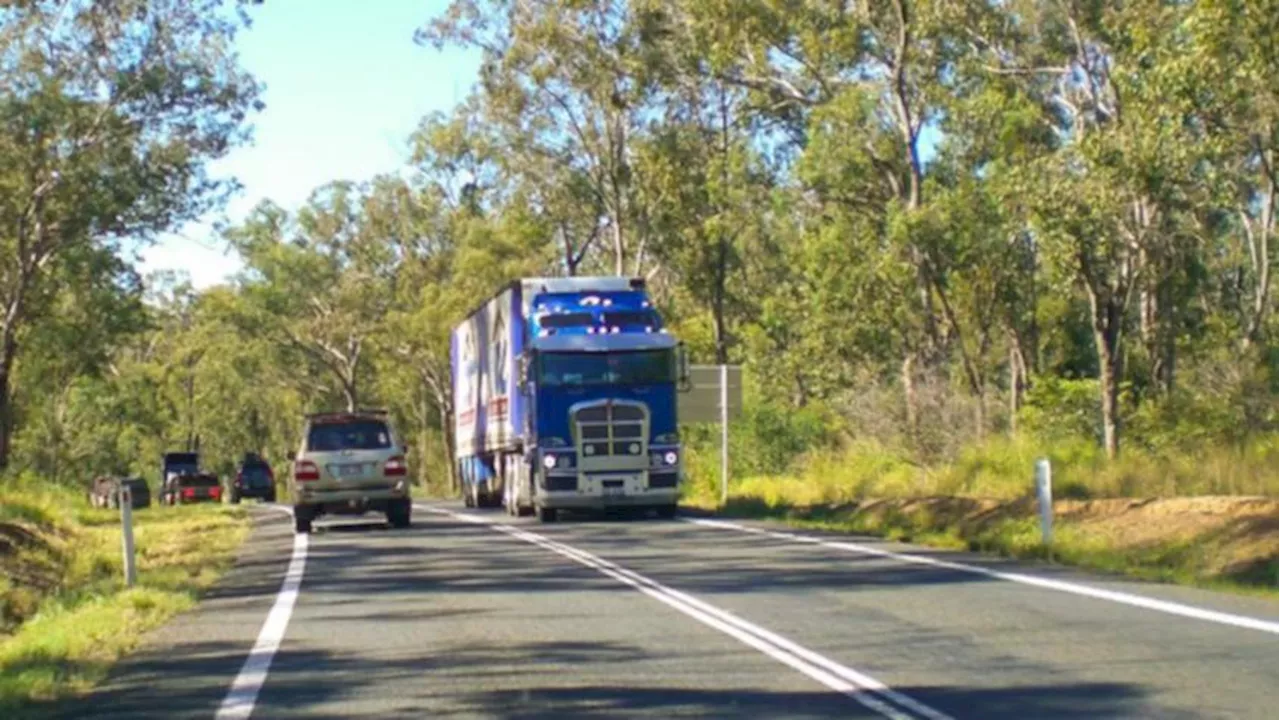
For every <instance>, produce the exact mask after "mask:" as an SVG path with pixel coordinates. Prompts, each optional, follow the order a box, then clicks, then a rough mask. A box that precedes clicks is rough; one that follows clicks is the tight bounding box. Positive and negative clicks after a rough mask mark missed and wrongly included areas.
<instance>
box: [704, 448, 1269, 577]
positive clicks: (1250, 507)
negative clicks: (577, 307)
mask: <svg viewBox="0 0 1280 720" xmlns="http://www.w3.org/2000/svg"><path fill="white" fill-rule="evenodd" d="M1044 456H1047V457H1049V458H1050V459H1051V462H1052V467H1053V487H1054V493H1055V497H1056V498H1059V500H1058V501H1057V502H1056V503H1055V512H1056V513H1057V515H1058V520H1057V523H1056V525H1057V527H1056V529H1055V543H1054V547H1053V548H1052V558H1053V559H1054V560H1055V561H1059V562H1064V563H1069V564H1074V565H1080V566H1084V567H1090V568H1095V569H1100V570H1106V571H1116V572H1123V573H1126V574H1129V575H1134V576H1139V577H1143V578H1150V579H1157V580H1164V581H1170V582H1179V583H1185V584H1199V585H1211V586H1224V587H1231V588H1235V589H1246V590H1249V591H1251V592H1252V591H1259V590H1261V591H1264V592H1269V593H1271V594H1274V593H1275V588H1276V583H1277V577H1276V556H1277V545H1278V540H1277V525H1278V524H1280V523H1278V522H1277V511H1278V510H1280V507H1278V506H1277V504H1276V501H1275V500H1274V498H1275V497H1276V496H1277V475H1276V467H1277V454H1276V438H1275V437H1271V438H1267V439H1263V440H1259V441H1258V442H1256V443H1254V444H1253V445H1251V446H1249V447H1246V448H1226V447H1218V448H1207V449H1204V450H1202V451H1200V452H1198V453H1196V454H1194V455H1193V454H1190V453H1188V454H1182V455H1171V456H1164V457H1159V456H1155V455H1152V454H1147V453H1143V452H1140V451H1130V452H1128V453H1126V454H1125V456H1124V457H1123V458H1122V459H1121V460H1119V461H1117V462H1107V461H1106V460H1105V458H1103V457H1101V455H1100V453H1099V452H1098V451H1097V450H1096V448H1094V447H1093V446H1092V445H1090V444H1086V443H1075V444H1070V443H1067V444H1058V445H1055V446H1052V447H1046V446H1043V445H1038V444H1036V443H1034V442H1032V441H1029V440H1016V441H1010V440H1006V439H998V440H992V441H990V442H988V443H986V444H984V445H982V446H978V447H970V448H966V449H963V450H961V451H959V453H958V456H957V458H956V459H955V460H954V461H952V462H949V463H938V464H935V465H931V466H923V465H918V464H915V463H912V462H910V461H909V460H907V459H905V458H904V457H903V456H902V455H899V454H896V453H893V452H890V451H888V450H886V449H885V448H883V447H882V446H879V445H876V444H872V443H864V444H860V445H854V446H851V447H848V448H846V449H845V450H843V451H841V452H834V453H833V452H826V453H816V454H811V455H809V456H807V457H805V458H803V459H802V460H801V461H800V462H799V463H797V464H796V466H795V468H794V469H793V471H792V472H790V473H784V474H778V475H756V476H751V477H746V478H742V479H741V480H738V481H736V482H733V483H732V484H731V488H730V502H729V505H728V507H726V508H723V511H725V512H727V513H729V514H735V515H739V516H753V517H772V518H781V519H785V520H787V521H788V522H790V523H792V524H796V525H801V526H807V527H821V528H827V529H836V530H842V531H847V532H856V533H865V534H873V535H880V536H885V537H889V538H893V539H901V540H910V541H912V542H917V543H923V544H929V545H934V546H939V547H949V548H961V549H970V550H981V551H989V552H995V553H1000V554H1004V555H1009V556H1015V557H1026V558H1044V557H1048V556H1049V555H1050V549H1048V548H1045V547H1043V546H1042V544H1041V539H1040V531H1039V527H1038V524H1037V520H1036V516H1035V504H1034V501H1033V500H1032V499H1031V497H1032V492H1033V488H1034V482H1033V472H1034V466H1035V461H1036V459H1037V458H1039V457H1044ZM693 469H694V470H695V472H696V471H702V472H704V473H705V470H701V467H700V466H699V465H697V459H696V458H695V459H694V464H693ZM717 483H718V479H717V478H716V476H715V475H712V476H711V477H706V476H705V475H702V476H697V475H695V477H694V481H693V482H692V483H690V485H689V491H690V492H689V494H688V497H687V498H686V503H687V504H689V505H693V506H700V507H704V508H708V509H710V508H715V507H716V505H718V503H717V501H716V498H717V493H716V492H715V488H717V487H718V484H717ZM1132 498H1145V499H1144V500H1133V499H1132Z"/></svg>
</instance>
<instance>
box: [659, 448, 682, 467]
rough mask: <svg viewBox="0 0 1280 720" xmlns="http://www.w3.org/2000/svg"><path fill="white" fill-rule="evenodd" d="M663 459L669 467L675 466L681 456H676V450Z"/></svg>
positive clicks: (669, 451) (669, 452) (668, 452)
mask: <svg viewBox="0 0 1280 720" xmlns="http://www.w3.org/2000/svg"><path fill="white" fill-rule="evenodd" d="M662 459H663V460H664V461H666V463H667V464H668V465H675V464H676V463H677V462H678V461H679V460H680V456H679V455H677V454H676V451H675V450H668V451H667V454H666V455H664V456H663V457H662Z"/></svg>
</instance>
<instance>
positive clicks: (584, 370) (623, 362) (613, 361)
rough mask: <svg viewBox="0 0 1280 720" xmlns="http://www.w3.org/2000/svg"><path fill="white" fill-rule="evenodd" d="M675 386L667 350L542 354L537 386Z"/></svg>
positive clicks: (672, 366) (669, 355)
mask: <svg viewBox="0 0 1280 720" xmlns="http://www.w3.org/2000/svg"><path fill="white" fill-rule="evenodd" d="M670 382H675V362H674V358H673V357H672V354H671V351H670V350H641V351H630V352H618V353H550V352H549V353H542V354H541V355H540V356H539V360H538V383H539V384H540V385H544V386H547V387H559V386H563V385H653V384H658V383H670Z"/></svg>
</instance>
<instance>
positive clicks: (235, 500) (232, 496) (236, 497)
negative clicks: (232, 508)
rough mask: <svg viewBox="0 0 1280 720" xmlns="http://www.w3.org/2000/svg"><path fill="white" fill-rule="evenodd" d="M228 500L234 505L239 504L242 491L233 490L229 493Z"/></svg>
mask: <svg viewBox="0 0 1280 720" xmlns="http://www.w3.org/2000/svg"><path fill="white" fill-rule="evenodd" d="M227 501H228V502H230V503H231V504H232V505H239V504H240V493H238V492H236V491H235V490H232V491H231V492H229V493H227Z"/></svg>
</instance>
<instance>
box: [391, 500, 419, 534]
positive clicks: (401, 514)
mask: <svg viewBox="0 0 1280 720" xmlns="http://www.w3.org/2000/svg"><path fill="white" fill-rule="evenodd" d="M412 507H413V506H412V505H411V504H410V503H409V500H408V499H407V498H406V499H404V500H395V501H392V502H391V503H389V504H388V505H387V524H389V525H391V527H393V528H407V527H409V525H410V523H411V522H412V521H411V520H410V513H411V511H412Z"/></svg>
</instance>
